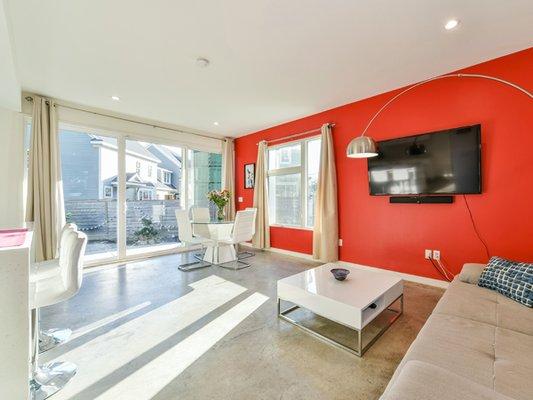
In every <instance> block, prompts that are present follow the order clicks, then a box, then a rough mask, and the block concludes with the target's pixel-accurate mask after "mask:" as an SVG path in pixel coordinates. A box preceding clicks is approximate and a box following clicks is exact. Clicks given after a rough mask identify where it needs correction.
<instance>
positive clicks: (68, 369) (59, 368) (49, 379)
mask: <svg viewBox="0 0 533 400" xmlns="http://www.w3.org/2000/svg"><path fill="white" fill-rule="evenodd" d="M76 370H77V367H76V365H75V364H73V363H71V362H68V361H66V362H52V363H50V364H46V365H42V366H39V367H37V368H36V369H35V371H34V372H33V377H32V379H31V380H30V394H31V397H30V398H31V400H44V399H46V398H48V397H50V396H52V395H53V394H54V393H56V392H57V391H59V390H61V389H63V388H64V387H65V385H66V384H67V383H68V382H69V380H70V379H71V378H72V377H73V376H74V375H76Z"/></svg>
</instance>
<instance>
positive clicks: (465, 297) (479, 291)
mask: <svg viewBox="0 0 533 400" xmlns="http://www.w3.org/2000/svg"><path fill="white" fill-rule="evenodd" d="M498 296H501V295H498V293H497V292H495V291H493V290H489V289H485V288H480V287H479V286H476V285H471V284H469V283H464V282H461V281H460V280H459V279H458V278H455V279H454V280H453V281H452V282H451V283H450V285H449V286H448V289H447V290H446V292H445V293H444V295H443V296H442V298H441V299H440V301H439V302H438V303H437V306H436V307H435V309H434V310H433V313H434V314H448V315H455V316H458V317H462V318H467V319H472V320H474V321H478V322H483V323H486V324H491V325H496V323H497V320H498V318H497V315H498V314H497V309H498Z"/></svg>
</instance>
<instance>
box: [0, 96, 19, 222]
mask: <svg viewBox="0 0 533 400" xmlns="http://www.w3.org/2000/svg"><path fill="white" fill-rule="evenodd" d="M23 182H24V132H23V118H22V114H21V113H19V112H15V111H11V110H7V109H5V108H2V107H0V185H1V186H0V228H13V227H21V226H22V224H23V222H24V215H23V213H24V206H23V200H22V191H23Z"/></svg>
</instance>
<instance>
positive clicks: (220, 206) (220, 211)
mask: <svg viewBox="0 0 533 400" xmlns="http://www.w3.org/2000/svg"><path fill="white" fill-rule="evenodd" d="M230 197H231V193H230V192H229V190H226V189H224V190H211V191H210V192H209V193H207V199H208V200H209V201H211V202H212V203H213V204H214V205H215V206H216V207H217V219H218V220H219V221H223V220H224V207H226V204H228V203H229V200H230Z"/></svg>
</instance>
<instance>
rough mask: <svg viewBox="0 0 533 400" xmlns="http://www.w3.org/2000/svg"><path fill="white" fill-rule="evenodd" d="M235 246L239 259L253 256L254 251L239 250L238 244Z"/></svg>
mask: <svg viewBox="0 0 533 400" xmlns="http://www.w3.org/2000/svg"><path fill="white" fill-rule="evenodd" d="M236 247H237V258H238V259H239V260H244V259H246V258H250V257H254V256H255V253H254V252H252V251H247V250H245V251H241V252H239V248H240V247H242V246H240V245H237V246H236Z"/></svg>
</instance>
